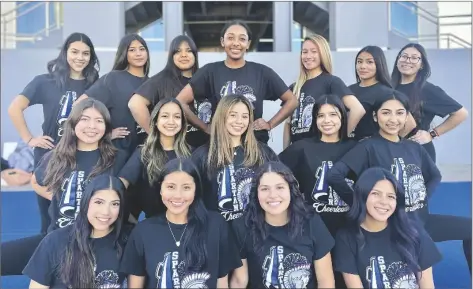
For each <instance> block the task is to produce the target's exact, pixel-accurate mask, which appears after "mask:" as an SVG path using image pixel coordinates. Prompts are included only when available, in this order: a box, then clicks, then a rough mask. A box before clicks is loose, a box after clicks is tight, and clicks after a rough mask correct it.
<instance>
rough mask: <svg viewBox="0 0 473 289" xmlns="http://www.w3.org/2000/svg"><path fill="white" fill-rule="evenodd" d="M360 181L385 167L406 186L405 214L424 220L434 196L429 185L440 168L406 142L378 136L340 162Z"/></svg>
mask: <svg viewBox="0 0 473 289" xmlns="http://www.w3.org/2000/svg"><path fill="white" fill-rule="evenodd" d="M340 161H341V162H343V163H344V164H345V165H346V166H347V167H349V168H350V170H351V171H352V172H353V173H355V175H356V177H359V176H360V175H361V174H362V173H363V171H365V170H366V169H368V168H371V167H382V168H384V169H387V170H389V171H391V172H392V173H393V174H394V176H395V177H396V179H397V180H398V181H399V182H400V183H401V184H402V185H403V186H404V191H405V196H406V212H408V213H410V212H415V213H417V214H418V217H420V219H421V220H425V218H426V216H427V215H428V213H429V212H428V208H427V206H428V198H429V197H430V196H431V194H432V193H433V192H432V191H431V190H428V189H427V187H426V184H427V183H428V182H429V181H430V180H431V179H432V178H433V176H435V175H439V174H440V173H439V171H438V168H437V166H436V165H435V164H434V162H433V161H432V159H431V158H430V157H429V155H428V154H427V152H426V151H425V149H424V148H423V147H422V146H421V145H420V144H418V143H416V142H413V141H411V140H407V139H401V140H400V141H399V142H392V141H389V140H387V139H385V138H383V137H381V136H380V135H379V133H377V134H375V135H373V136H372V137H370V138H366V139H364V140H361V141H360V142H359V143H358V145H356V146H355V147H354V148H353V149H352V150H350V151H349V152H348V153H347V154H345V155H344V156H343V157H342V158H341V160H340Z"/></svg>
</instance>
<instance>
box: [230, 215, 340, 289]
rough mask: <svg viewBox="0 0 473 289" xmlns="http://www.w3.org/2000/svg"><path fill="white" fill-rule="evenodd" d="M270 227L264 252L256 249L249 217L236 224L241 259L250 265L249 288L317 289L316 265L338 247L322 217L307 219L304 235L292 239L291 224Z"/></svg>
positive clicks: (239, 220)
mask: <svg viewBox="0 0 473 289" xmlns="http://www.w3.org/2000/svg"><path fill="white" fill-rule="evenodd" d="M265 226H267V227H268V236H267V237H266V239H265V240H264V242H263V244H262V246H261V249H256V246H255V243H254V241H253V236H252V235H251V234H252V231H251V230H250V229H249V228H248V227H247V226H246V225H245V218H244V217H243V218H240V219H238V220H235V221H234V222H232V228H233V231H234V233H235V236H236V240H237V242H238V247H239V250H240V258H241V259H242V260H244V259H246V260H247V263H248V275H249V284H248V288H316V286H315V284H316V277H315V269H314V262H315V261H317V260H319V259H321V258H323V257H324V256H325V255H327V253H329V252H330V250H331V249H332V248H333V246H334V239H333V237H332V236H331V235H330V233H329V231H328V230H327V228H326V227H325V225H324V223H323V222H322V219H321V218H320V216H319V215H317V214H314V215H313V216H312V217H310V218H307V219H305V220H304V224H301V226H303V232H302V235H300V236H296V237H295V239H291V238H290V230H289V226H288V225H284V226H281V227H275V226H271V225H269V224H267V223H265Z"/></svg>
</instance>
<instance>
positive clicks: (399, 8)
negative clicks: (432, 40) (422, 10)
mask: <svg viewBox="0 0 473 289" xmlns="http://www.w3.org/2000/svg"><path fill="white" fill-rule="evenodd" d="M389 5H390V10H391V29H392V30H395V31H397V32H400V33H402V34H404V35H405V36H407V37H416V36H417V35H418V31H419V29H418V20H417V16H418V15H417V2H412V1H410V2H390V4H389Z"/></svg>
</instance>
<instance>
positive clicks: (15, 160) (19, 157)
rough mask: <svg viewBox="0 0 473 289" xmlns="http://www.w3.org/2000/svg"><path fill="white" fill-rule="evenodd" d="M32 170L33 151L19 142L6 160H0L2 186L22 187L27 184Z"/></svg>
mask: <svg viewBox="0 0 473 289" xmlns="http://www.w3.org/2000/svg"><path fill="white" fill-rule="evenodd" d="M33 169H34V155H33V149H31V148H30V147H29V146H28V145H27V144H26V143H24V142H23V141H19V142H18V145H17V146H16V148H15V150H14V151H13V153H11V155H10V156H9V157H8V160H6V159H4V158H2V173H1V175H2V186H24V185H27V184H29V183H30V180H31V176H32V172H33Z"/></svg>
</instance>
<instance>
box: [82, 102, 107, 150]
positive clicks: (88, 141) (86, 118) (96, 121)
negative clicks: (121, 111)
mask: <svg viewBox="0 0 473 289" xmlns="http://www.w3.org/2000/svg"><path fill="white" fill-rule="evenodd" d="M105 130H106V125H105V120H104V118H103V116H102V114H100V112H99V111H98V110H97V109H95V108H94V107H90V108H87V109H85V110H84V111H83V112H82V115H81V117H80V118H79V121H78V122H77V124H76V126H75V128H74V132H75V135H76V136H77V145H78V147H80V146H90V145H97V146H98V143H99V141H100V140H101V139H102V137H103V136H104V134H105Z"/></svg>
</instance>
